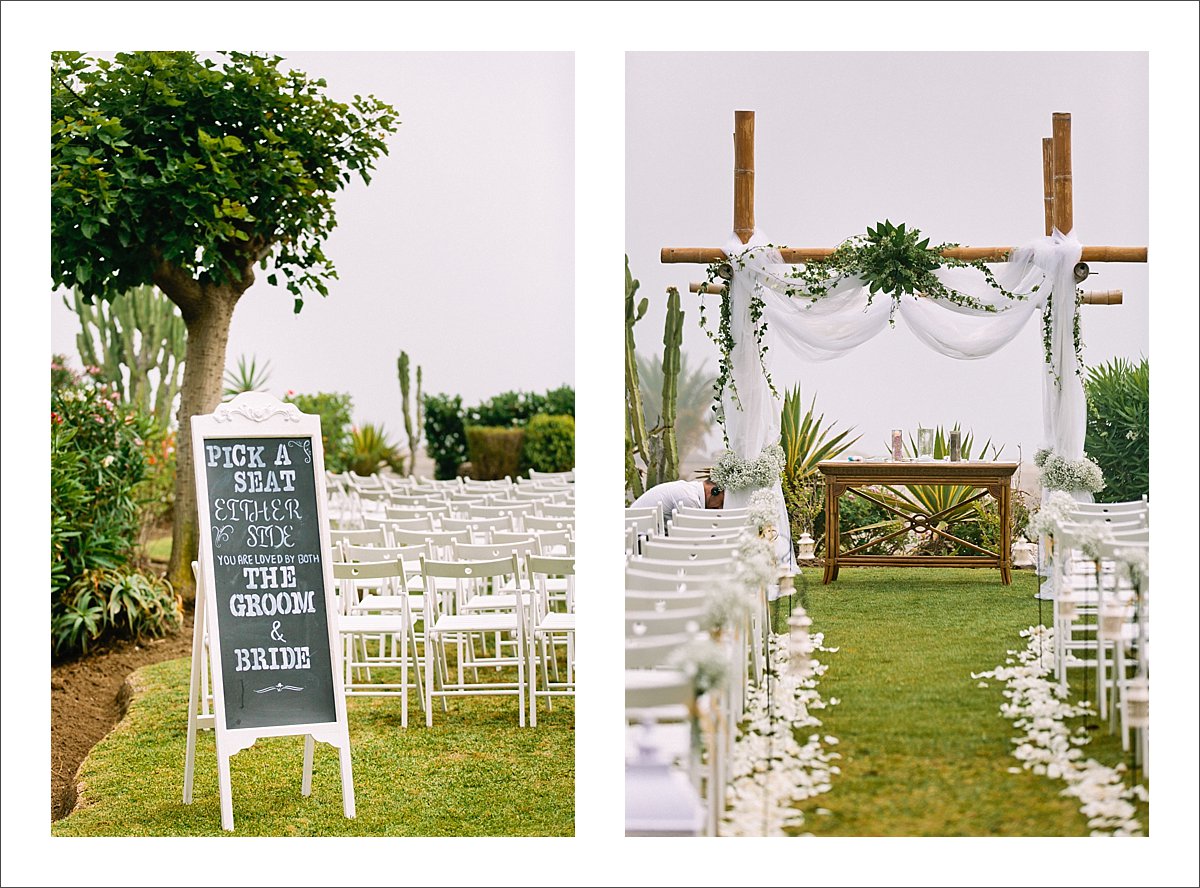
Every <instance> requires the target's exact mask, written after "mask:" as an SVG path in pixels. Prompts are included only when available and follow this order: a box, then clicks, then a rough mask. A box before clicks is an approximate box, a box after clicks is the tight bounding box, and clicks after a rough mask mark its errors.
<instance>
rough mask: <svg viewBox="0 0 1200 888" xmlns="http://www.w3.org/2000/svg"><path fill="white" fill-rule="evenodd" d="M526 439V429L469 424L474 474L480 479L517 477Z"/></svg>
mask: <svg viewBox="0 0 1200 888" xmlns="http://www.w3.org/2000/svg"><path fill="white" fill-rule="evenodd" d="M524 443H525V430H524V429H505V428H493V427H489V426H467V453H468V454H469V455H470V459H471V477H472V478H475V479H478V480H480V481H494V480H496V479H499V478H504V477H509V478H515V477H517V475H518V473H519V471H520V468H521V452H522V448H523V445H524Z"/></svg>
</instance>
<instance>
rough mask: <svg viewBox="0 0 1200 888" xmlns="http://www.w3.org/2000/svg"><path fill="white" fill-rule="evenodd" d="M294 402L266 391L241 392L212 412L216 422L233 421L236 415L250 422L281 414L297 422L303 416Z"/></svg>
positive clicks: (263, 420)
mask: <svg viewBox="0 0 1200 888" xmlns="http://www.w3.org/2000/svg"><path fill="white" fill-rule="evenodd" d="M303 415H304V414H302V413H301V412H300V408H298V407H297V406H296V405H295V404H284V403H283V402H282V401H279V400H277V399H276V398H275V397H273V396H272V395H269V394H267V393H266V392H242V394H240V395H238V396H237V397H236V398H234V399H233V400H232V401H229V402H228V403H225V404H221V405H219V406H218V407H217V409H216V410H214V411H213V413H212V418H213V420H214V421H216V422H222V423H223V422H233V421H234V419H235V418H236V417H238V416H241V417H244V418H245V419H248V420H250V421H251V422H266V421H267V420H269V419H271V418H273V417H275V416H282V417H283V418H284V419H285V420H287V421H288V422H299V421H300V417H301V416H303Z"/></svg>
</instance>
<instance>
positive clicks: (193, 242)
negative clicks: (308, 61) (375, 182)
mask: <svg viewBox="0 0 1200 888" xmlns="http://www.w3.org/2000/svg"><path fill="white" fill-rule="evenodd" d="M51 59H52V60H51V127H50V134H51V136H50V142H51V175H50V186H51V200H52V203H53V208H54V212H53V221H52V223H51V226H52V235H53V239H52V246H51V273H52V276H53V280H54V283H55V285H61V286H67V287H78V288H79V291H80V292H81V293H83V294H84V295H85V296H87V297H94V296H100V297H102V298H111V297H112V296H115V295H117V294H118V293H121V292H123V291H125V290H128V289H131V288H133V287H136V286H139V285H141V284H145V283H149V282H151V281H152V280H153V279H154V278H155V276H156V275H159V274H172V275H173V276H176V277H178V276H179V275H181V274H186V275H187V277H189V278H192V279H194V280H196V281H198V282H213V283H219V284H220V283H223V284H233V285H236V284H239V283H242V282H244V281H245V273H246V270H247V263H248V262H259V263H261V266H262V267H263V268H266V267H267V261H268V259H270V260H271V262H272V263H273V265H274V267H275V269H276V270H277V271H278V272H279V273H282V275H283V276H284V278H285V280H286V285H287V288H288V290H289V291H290V292H291V293H292V294H293V296H294V297H295V299H296V302H295V309H296V310H297V311H299V309H300V306H301V304H302V301H303V297H304V293H305V292H311V291H316V292H318V293H320V294H322V295H327V293H328V290H327V285H326V282H327V281H328V280H329V279H331V278H335V277H336V276H337V273H336V271H335V269H334V266H333V263H332V262H331V261H330V260H329V258H328V257H326V256H325V254H324V253H323V252H322V250H321V243H322V241H323V240H324V239H325V237H326V236H328V234H329V233H330V232H331V231H332V230H333V229H334V227H335V226H336V224H337V222H336V217H335V214H334V204H333V197H334V194H335V192H337V191H338V190H340V189H341V188H343V187H344V186H345V185H346V184H347V183H349V182H350V180H351V178H352V175H353V174H355V173H357V174H358V175H360V176H361V177H362V179H363V181H364V182H367V183H369V182H370V181H371V176H370V171H371V170H372V169H374V163H375V159H376V158H377V157H378V156H379V155H380V154H387V143H386V141H385V135H386V134H387V133H393V132H395V131H396V123H397V120H396V112H395V109H393V108H392V107H391V106H390V105H388V104H386V103H384V102H382V101H379V100H378V99H375V98H373V97H369V96H368V97H366V98H364V97H361V96H356V97H355V99H354V101H353V102H352V103H350V104H343V103H341V102H335V101H333V100H332V99H330V98H328V97H326V96H325V95H324V94H323V90H324V88H325V86H326V84H325V81H324V80H322V79H311V80H310V79H309V78H308V77H307V76H306V75H305V74H303V73H300V72H298V71H289V72H287V73H284V72H283V71H281V70H279V64H280V63H281V62H282V61H283V58H282V57H280V56H270V57H268V56H261V55H256V54H254V53H240V52H230V53H227V54H225V57H224V62H223V63H221V64H218V63H217V62H215V61H213V60H211V59H203V60H202V59H200V58H198V57H197V56H196V54H195V53H190V52H128V53H118V54H117V56H116V60H115V61H109V60H107V59H92V58H88V57H86V56H84V55H82V54H81V53H77V52H57V53H54V54H53V55H52V57H51ZM269 280H271V282H272V283H275V280H274V275H272V276H271V278H269Z"/></svg>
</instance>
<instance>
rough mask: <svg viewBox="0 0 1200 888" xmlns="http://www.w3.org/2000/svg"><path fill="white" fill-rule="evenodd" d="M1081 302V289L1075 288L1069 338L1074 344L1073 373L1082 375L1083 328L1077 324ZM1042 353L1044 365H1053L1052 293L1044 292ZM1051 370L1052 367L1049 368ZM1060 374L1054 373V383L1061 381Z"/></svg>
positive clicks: (1057, 383)
mask: <svg viewBox="0 0 1200 888" xmlns="http://www.w3.org/2000/svg"><path fill="white" fill-rule="evenodd" d="M1082 304H1083V290H1081V289H1079V288H1078V287H1076V289H1075V318H1074V322H1073V323H1072V325H1071V339H1072V341H1073V343H1074V345H1075V375H1076V376H1082V375H1083V330H1082V328H1081V327H1080V326H1079V306H1080V305H1082ZM1042 354H1043V356H1044V357H1045V359H1046V365H1047V366H1049V367H1050V368H1053V367H1054V293H1053V291H1051V292H1050V293H1047V294H1046V307H1045V308H1044V309H1043V310H1042ZM1051 372H1053V369H1052V370H1051ZM1061 380H1062V376H1061V374H1059V373H1054V384H1055V385H1059V384H1060V383H1061Z"/></svg>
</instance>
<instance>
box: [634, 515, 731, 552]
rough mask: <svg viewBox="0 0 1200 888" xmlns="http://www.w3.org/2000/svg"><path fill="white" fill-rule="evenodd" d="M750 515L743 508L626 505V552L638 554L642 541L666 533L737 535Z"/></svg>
mask: <svg viewBox="0 0 1200 888" xmlns="http://www.w3.org/2000/svg"><path fill="white" fill-rule="evenodd" d="M748 518H749V512H748V510H746V509H701V508H695V507H692V506H680V507H679V508H677V509H675V511H674V512H673V513H672V514H671V515H664V514H663V508H662V503H656V504H655V505H653V506H626V507H625V552H626V554H639V553H640V552H641V543H642V541H643V540H646V539H653V538H655V537H660V536H663V535H665V534H671V535H675V534H678V537H679V538H680V539H705V538H709V537H710V536H712V537H721V536H726V535H728V536H736V535H737V534H738V533H740V532H741V530H742V529H743V528H744V527H745V525H746V521H747V520H748Z"/></svg>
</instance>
